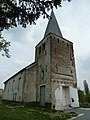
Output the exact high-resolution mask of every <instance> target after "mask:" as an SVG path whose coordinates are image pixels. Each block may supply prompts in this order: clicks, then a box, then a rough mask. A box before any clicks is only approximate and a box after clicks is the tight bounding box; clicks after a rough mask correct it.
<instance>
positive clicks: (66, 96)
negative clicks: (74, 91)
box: [62, 86, 70, 107]
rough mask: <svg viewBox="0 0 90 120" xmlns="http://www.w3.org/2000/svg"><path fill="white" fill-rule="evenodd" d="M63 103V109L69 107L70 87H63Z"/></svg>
mask: <svg viewBox="0 0 90 120" xmlns="http://www.w3.org/2000/svg"><path fill="white" fill-rule="evenodd" d="M62 102H63V107H69V104H70V89H69V86H62Z"/></svg>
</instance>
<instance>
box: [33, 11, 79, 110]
mask: <svg viewBox="0 0 90 120" xmlns="http://www.w3.org/2000/svg"><path fill="white" fill-rule="evenodd" d="M35 62H37V67H36V81H37V82H36V100H37V102H40V104H41V105H42V106H45V105H50V106H51V107H52V108H55V109H57V110H61V109H64V108H65V107H69V106H72V107H78V106H79V103H78V93H77V79H76V68H75V59H74V50H73V43H72V42H70V41H68V40H67V39H65V38H63V36H62V33H61V30H60V28H59V26H58V23H57V20H56V17H55V15H54V12H53V11H52V12H51V18H50V20H49V22H48V25H47V28H46V31H45V35H44V38H43V40H42V41H40V43H39V44H38V45H37V46H36V55H35Z"/></svg>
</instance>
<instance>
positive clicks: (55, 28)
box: [44, 10, 63, 37]
mask: <svg viewBox="0 0 90 120" xmlns="http://www.w3.org/2000/svg"><path fill="white" fill-rule="evenodd" d="M50 17H51V18H50V19H49V22H48V25H47V28H46V31H45V34H44V37H46V36H47V35H48V34H49V33H54V34H56V35H58V36H60V37H63V36H62V33H61V30H60V28H59V25H58V23H57V20H56V17H55V15H54V12H53V10H52V12H51V15H50Z"/></svg>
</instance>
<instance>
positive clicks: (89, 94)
mask: <svg viewBox="0 0 90 120" xmlns="http://www.w3.org/2000/svg"><path fill="white" fill-rule="evenodd" d="M83 84H84V91H85V98H86V102H88V103H90V91H89V87H88V83H87V81H86V80H84V81H83Z"/></svg>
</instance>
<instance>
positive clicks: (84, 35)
mask: <svg viewBox="0 0 90 120" xmlns="http://www.w3.org/2000/svg"><path fill="white" fill-rule="evenodd" d="M54 13H55V16H56V18H57V21H58V24H59V27H60V29H61V32H62V34H63V37H64V38H66V39H68V40H69V41H72V42H73V43H74V52H75V60H76V70H77V81H78V87H80V88H81V89H83V80H87V82H88V83H89V85H90V0H72V2H70V3H69V2H63V4H62V7H61V8H58V9H54ZM47 22H48V20H47V19H45V20H44V19H42V18H40V19H39V20H38V21H37V22H36V25H31V26H28V27H27V28H26V29H24V28H22V27H18V28H14V29H10V30H9V31H5V32H4V34H3V35H4V37H5V39H7V40H8V41H10V42H11V47H10V54H11V58H6V57H2V56H1V54H0V88H3V82H4V81H5V80H7V78H9V77H10V76H12V75H13V74H14V73H16V72H17V71H19V70H20V69H22V68H23V67H25V66H27V65H29V64H30V63H32V62H33V61H34V58H35V46H36V44H37V43H38V42H39V41H40V40H42V39H43V36H44V33H45V29H46V26H47Z"/></svg>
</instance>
